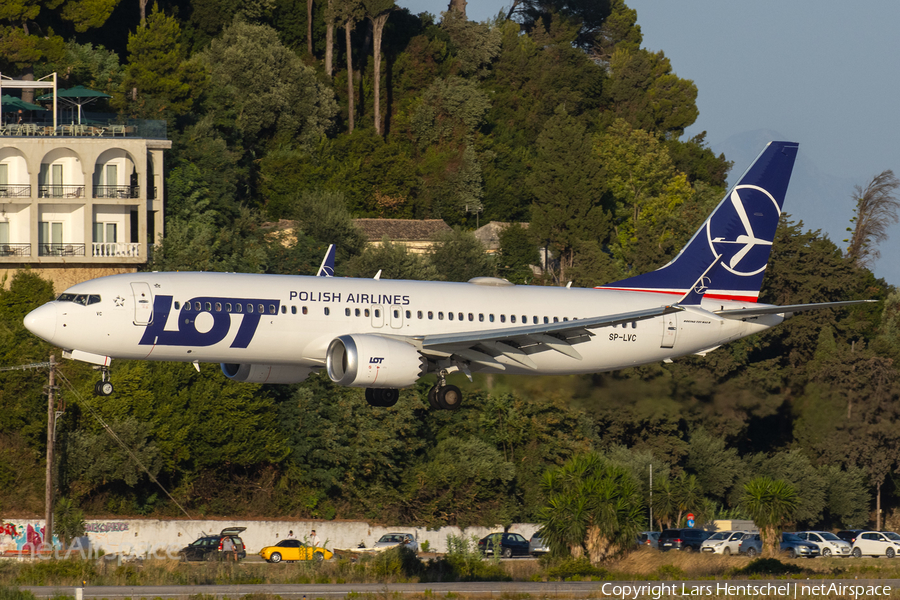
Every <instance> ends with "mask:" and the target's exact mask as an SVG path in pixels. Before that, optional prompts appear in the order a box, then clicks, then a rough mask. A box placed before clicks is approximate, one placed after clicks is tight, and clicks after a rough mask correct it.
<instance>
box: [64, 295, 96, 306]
mask: <svg viewBox="0 0 900 600" xmlns="http://www.w3.org/2000/svg"><path fill="white" fill-rule="evenodd" d="M56 300H57V302H74V303H75V304H81V305H82V306H88V305H89V304H97V303H98V302H100V296H99V295H97V294H60V295H59V297H58V298H57V299H56Z"/></svg>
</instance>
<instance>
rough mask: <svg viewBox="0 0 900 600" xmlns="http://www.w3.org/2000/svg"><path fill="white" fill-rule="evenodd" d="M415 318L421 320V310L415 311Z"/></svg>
mask: <svg viewBox="0 0 900 600" xmlns="http://www.w3.org/2000/svg"><path fill="white" fill-rule="evenodd" d="M416 318H418V319H421V318H422V311H421V310H417V311H416Z"/></svg>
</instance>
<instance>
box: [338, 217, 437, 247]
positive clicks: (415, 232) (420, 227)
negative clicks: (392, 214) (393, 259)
mask: <svg viewBox="0 0 900 600" xmlns="http://www.w3.org/2000/svg"><path fill="white" fill-rule="evenodd" d="M353 224H354V225H356V226H357V227H359V229H360V230H361V231H362V232H363V234H364V235H365V236H366V239H367V240H369V241H370V242H380V241H381V240H382V238H384V237H387V238H388V239H389V240H393V241H398V242H407V241H417V240H431V239H432V238H433V237H434V236H435V235H436V234H438V233H443V232H445V231H452V229H451V228H450V226H449V225H447V224H446V223H444V220H443V219H425V220H421V221H418V220H413V219H354V220H353Z"/></svg>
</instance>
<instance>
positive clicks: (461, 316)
mask: <svg viewBox="0 0 900 600" xmlns="http://www.w3.org/2000/svg"><path fill="white" fill-rule="evenodd" d="M458 316H459V320H460V321H462V320H463V314H462V313H459V315H458Z"/></svg>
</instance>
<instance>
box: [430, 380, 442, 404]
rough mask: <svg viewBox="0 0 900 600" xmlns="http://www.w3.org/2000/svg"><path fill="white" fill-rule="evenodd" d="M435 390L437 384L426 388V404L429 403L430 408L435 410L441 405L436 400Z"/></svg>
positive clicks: (436, 389)
mask: <svg viewBox="0 0 900 600" xmlns="http://www.w3.org/2000/svg"><path fill="white" fill-rule="evenodd" d="M437 391H438V386H436V385H435V386H432V387H431V389H430V390H428V404H429V405H431V408H433V409H435V410H441V405H440V404H438V401H437Z"/></svg>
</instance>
